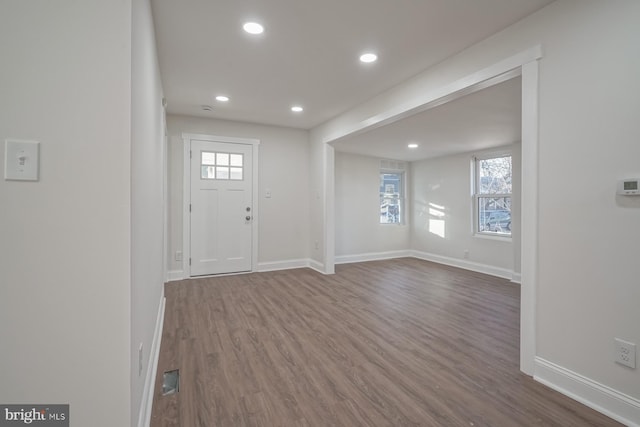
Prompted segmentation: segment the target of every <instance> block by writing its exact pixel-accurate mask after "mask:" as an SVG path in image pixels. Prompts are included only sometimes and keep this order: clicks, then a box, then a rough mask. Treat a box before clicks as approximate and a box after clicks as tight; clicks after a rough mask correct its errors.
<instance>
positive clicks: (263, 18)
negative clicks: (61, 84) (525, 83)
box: [152, 0, 553, 157]
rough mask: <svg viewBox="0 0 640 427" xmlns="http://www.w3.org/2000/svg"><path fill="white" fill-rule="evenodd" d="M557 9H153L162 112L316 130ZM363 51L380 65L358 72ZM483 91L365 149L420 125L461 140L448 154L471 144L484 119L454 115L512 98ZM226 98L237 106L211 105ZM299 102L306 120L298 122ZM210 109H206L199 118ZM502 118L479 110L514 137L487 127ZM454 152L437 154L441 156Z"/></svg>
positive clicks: (437, 0)
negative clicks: (254, 30)
mask: <svg viewBox="0 0 640 427" xmlns="http://www.w3.org/2000/svg"><path fill="white" fill-rule="evenodd" d="M551 1H553V0H393V1H390V0H322V1H312V0H268V1H266V0H180V1H175V0H152V8H153V15H154V21H155V28H156V38H157V45H158V57H159V62H160V71H161V75H162V81H163V87H164V91H165V97H166V99H167V101H168V107H167V111H168V113H170V114H184V115H190V116H201V117H209V118H218V119H228V120H238V121H244V122H253V123H262V124H269V125H277V126H287V127H294V128H301V129H310V128H312V127H314V126H317V125H319V124H321V123H323V122H325V121H327V120H329V119H331V118H332V117H334V116H336V115H338V114H340V113H342V112H344V111H346V110H348V109H350V108H353V107H354V106H356V105H358V104H360V103H362V102H364V101H366V100H368V99H370V98H372V97H373V96H375V95H377V94H379V93H381V92H383V91H385V90H387V89H390V88H391V87H393V86H395V85H397V84H399V83H400V82H402V81H404V80H406V79H407V78H409V77H412V76H414V75H415V74H417V73H419V72H420V71H422V70H424V69H426V68H428V67H430V66H432V65H434V64H436V63H438V62H440V61H442V60H444V59H445V58H447V57H449V56H451V55H453V54H455V53H457V52H459V51H460V50H462V49H464V48H466V47H468V46H470V45H473V44H475V43H477V42H478V41H480V40H482V39H484V38H486V37H488V36H490V35H491V34H494V33H496V32H498V31H500V30H501V29H503V28H505V27H507V26H508V25H510V24H512V23H514V22H516V21H518V20H520V19H522V18H523V17H525V16H526V15H528V14H530V13H532V12H534V11H536V10H538V9H540V8H541V7H543V6H545V5H546V4H549V3H551ZM250 20H252V21H259V22H260V23H262V24H263V25H264V28H265V32H264V33H263V34H261V35H259V36H251V35H249V34H247V33H245V32H244V31H243V30H242V24H243V23H244V22H245V21H250ZM365 51H374V52H375V53H377V55H378V61H376V62H374V63H371V64H363V63H360V61H359V60H358V57H359V55H360V54H361V53H363V52H365ZM511 89H513V88H511ZM485 90H486V91H488V92H484V94H483V93H482V92H479V93H477V94H474V95H471V96H470V98H469V99H465V98H462V99H460V100H459V101H456V102H454V103H451V105H446V106H442V107H439V108H438V109H434V110H430V111H429V112H427V113H423V114H421V115H419V116H417V117H414V118H410V119H406V120H408V123H409V125H408V126H409V129H406V130H405V129H404V128H403V127H402V123H404V122H405V121H404V120H403V121H402V122H398V123H397V124H395V125H393V126H391V127H390V128H388V129H384V130H383V129H380V130H378V131H376V132H375V133H371V134H370V136H372V135H375V136H376V138H377V139H379V140H378V141H377V142H376V141H373V142H369V143H368V144H369V145H368V148H369V149H371V150H373V148H372V147H374V146H379V145H381V144H380V141H384V140H386V141H388V140H390V139H391V138H390V137H389V135H390V134H391V133H393V134H394V135H396V138H395V139H397V140H399V141H400V140H403V139H406V138H418V137H417V136H415V135H413V136H412V132H413V130H415V129H416V128H420V123H419V122H421V121H422V120H423V119H424V120H425V121H426V122H429V123H431V124H433V125H437V127H436V128H433V129H431V130H430V131H429V133H430V137H431V138H435V139H439V140H443V139H444V137H443V133H444V132H445V131H446V130H447V129H448V130H449V131H451V130H452V129H453V130H458V131H459V133H458V135H457V136H456V137H455V142H451V144H460V143H462V141H464V140H468V139H469V135H468V132H467V134H465V133H464V132H463V131H462V129H459V128H461V127H464V126H467V125H469V123H471V122H474V121H480V116H479V115H478V110H476V111H475V112H474V114H470V113H469V112H467V113H465V114H466V115H465V116H460V114H462V113H461V112H460V111H458V109H467V110H468V109H469V105H471V104H473V103H475V102H477V103H481V104H485V105H486V104H490V103H491V99H490V98H494V97H496V96H504V97H508V93H507V92H509V88H493V89H485ZM494 92H495V93H494ZM219 94H224V95H227V96H228V97H229V98H230V100H229V101H228V102H225V103H221V102H218V101H216V100H215V96H216V95H219ZM476 95H477V98H478V99H475V98H476ZM467 103H468V104H467ZM294 104H299V105H301V106H303V107H304V111H303V112H301V113H293V112H291V110H290V107H291V106H292V105H294ZM203 105H208V106H211V111H203V109H202V106H203ZM499 109H504V106H495V107H488V108H487V111H482V112H481V113H482V115H486V116H489V118H491V117H494V116H493V114H492V113H491V112H492V111H493V112H494V113H495V116H496V117H498V119H497V120H496V121H495V122H492V124H490V125H489V124H488V123H489V122H488V120H487V121H484V122H483V123H484V127H485V128H487V129H486V130H487V133H486V135H487V137H488V136H489V135H490V133H491V132H493V134H494V135H501V134H506V133H508V132H506V131H501V130H499V129H493V130H491V131H490V130H489V129H488V128H490V127H492V126H497V125H499V124H500V123H502V122H501V120H503V119H504V120H508V118H505V117H504V116H503V115H501V114H499V113H498V112H497V110H499ZM494 110H495V111H494ZM503 112H504V111H503ZM425 114H426V115H425ZM431 115H433V116H431ZM444 116H447V117H444ZM449 116H450V117H449ZM443 117H444V118H443ZM455 117H457V118H455ZM454 123H455V124H456V126H452V125H453V124H454ZM422 128H424V125H422ZM401 131H403V132H405V133H400V132H401ZM399 135H402V137H400V136H399ZM423 138H424V136H423ZM502 138H504V139H509V138H507V137H506V136H503V137H502ZM354 143H355V144H362V143H363V142H362V141H360V140H356V141H355V142H354ZM476 143H480V142H478V141H476ZM338 146H339V147H340V149H343V148H345V147H346V145H345V144H343V143H339V144H338ZM449 148H450V147H449ZM424 149H425V150H426V148H424ZM447 149H448V148H447V147H445V146H434V147H432V148H431V150H432V151H433V152H436V153H444V152H445V151H446V150H447ZM394 151H395V152H397V153H399V152H400V150H399V148H396V149H394ZM372 155H377V154H375V153H374V152H373V151H372ZM384 157H388V156H386V155H385V156H384ZM396 157H397V156H396Z"/></svg>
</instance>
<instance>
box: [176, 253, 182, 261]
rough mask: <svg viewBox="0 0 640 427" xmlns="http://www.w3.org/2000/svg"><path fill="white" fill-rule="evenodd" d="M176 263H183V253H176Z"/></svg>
mask: <svg viewBox="0 0 640 427" xmlns="http://www.w3.org/2000/svg"><path fill="white" fill-rule="evenodd" d="M176 261H182V251H176Z"/></svg>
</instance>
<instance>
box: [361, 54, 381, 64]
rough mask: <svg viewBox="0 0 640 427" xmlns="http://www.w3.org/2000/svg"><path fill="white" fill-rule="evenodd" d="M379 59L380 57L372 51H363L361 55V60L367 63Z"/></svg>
mask: <svg viewBox="0 0 640 427" xmlns="http://www.w3.org/2000/svg"><path fill="white" fill-rule="evenodd" d="M377 59H378V55H376V54H375V53H371V52H368V53H363V54H362V55H360V61H361V62H364V63H367V64H368V63H371V62H375V61H376V60H377Z"/></svg>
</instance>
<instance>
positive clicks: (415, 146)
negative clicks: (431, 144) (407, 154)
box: [407, 143, 418, 148]
mask: <svg viewBox="0 0 640 427" xmlns="http://www.w3.org/2000/svg"><path fill="white" fill-rule="evenodd" d="M407 147H409V148H418V144H415V143H411V144H409V145H407Z"/></svg>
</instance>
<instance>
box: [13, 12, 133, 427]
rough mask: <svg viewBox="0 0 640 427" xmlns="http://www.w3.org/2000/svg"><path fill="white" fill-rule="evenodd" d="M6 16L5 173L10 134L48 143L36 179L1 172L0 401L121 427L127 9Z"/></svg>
mask: <svg viewBox="0 0 640 427" xmlns="http://www.w3.org/2000/svg"><path fill="white" fill-rule="evenodd" d="M0 8H1V12H0V57H1V58H3V59H2V66H1V67H0V94H1V95H0V143H1V144H2V149H0V168H1V169H2V170H3V169H4V140H5V139H6V138H20V139H33V140H37V141H40V180H39V181H38V182H17V181H5V180H4V179H2V176H3V174H0V200H1V202H0V205H1V208H0V236H1V237H0V284H1V285H0V342H1V343H2V344H1V346H2V351H1V353H2V356H1V359H2V363H0V378H2V385H1V386H0V402H2V403H5V404H8V403H17V404H24V403H69V404H70V405H71V425H74V426H96V427H101V426H104V427H111V426H116V425H117V426H126V425H129V423H130V421H131V412H132V409H131V406H130V405H131V392H130V370H129V368H130V354H131V353H130V333H131V329H130V327H131V313H130V304H131V294H130V282H131V270H130V249H131V241H130V227H131V223H130V215H131V205H130V156H131V146H130V140H131V127H130V117H131V111H130V108H131V2H130V1H118V2H105V1H82V2H78V1H72V0H59V1H56V2H51V1H47V0H33V1H28V2H25V1H21V0H8V1H3V2H2V6H0Z"/></svg>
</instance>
